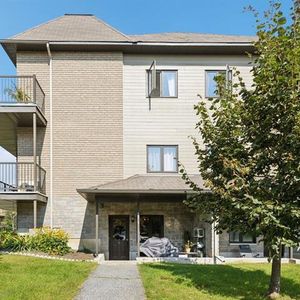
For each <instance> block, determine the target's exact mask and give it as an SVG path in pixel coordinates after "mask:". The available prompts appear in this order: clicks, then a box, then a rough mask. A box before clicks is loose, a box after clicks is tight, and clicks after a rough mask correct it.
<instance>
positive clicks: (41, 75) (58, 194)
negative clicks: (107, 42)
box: [17, 52, 123, 240]
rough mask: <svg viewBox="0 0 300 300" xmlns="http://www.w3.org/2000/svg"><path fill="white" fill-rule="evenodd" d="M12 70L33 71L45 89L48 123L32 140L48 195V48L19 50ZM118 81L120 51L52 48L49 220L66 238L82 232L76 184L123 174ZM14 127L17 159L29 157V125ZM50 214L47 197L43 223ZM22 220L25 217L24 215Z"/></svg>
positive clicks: (82, 209)
mask: <svg viewBox="0 0 300 300" xmlns="http://www.w3.org/2000/svg"><path fill="white" fill-rule="evenodd" d="M17 70H18V74H19V75H25V74H26V75H28V74H36V76H37V79H38V81H39V83H40V84H41V86H42V88H43V90H44V92H45V94H46V99H45V103H46V106H45V115H46V118H47V120H48V126H47V128H46V129H43V128H38V139H37V140H38V155H39V162H40V163H41V165H42V167H43V168H45V169H46V171H47V189H46V190H47V195H48V196H49V189H50V185H49V181H50V157H49V148H50V146H49V143H50V135H49V131H50V126H51V124H49V116H50V113H49V112H50V111H49V100H50V99H49V60H48V56H47V53H46V52H40V53H36V52H35V53H32V52H21V53H18V55H17ZM122 84H123V57H122V53H117V52H116V53H103V52H102V53H89V54H88V53H82V52H68V53H67V52H59V53H55V52H54V53H53V102H52V107H53V123H52V126H53V127H52V128H53V226H54V227H63V228H64V229H65V230H66V231H68V233H69V234H70V236H71V239H75V240H78V239H79V238H81V237H82V227H83V223H84V222H85V220H84V219H85V215H86V210H88V205H87V202H86V200H85V199H83V198H82V197H81V196H80V195H79V194H78V193H77V191H76V189H77V188H80V187H87V186H93V185H97V184H100V183H104V182H107V181H112V180H116V179H120V178H122V175H123V169H122V166H123V162H122V159H123V157H122V147H123V139H122V132H123V131H122V130H123V129H122V125H123V124H122V122H123V120H122V101H123V99H122V95H123V90H122ZM17 133H18V158H19V160H20V161H22V160H24V161H25V160H26V161H28V160H32V128H18V130H17ZM21 207H24V205H23V206H22V204H20V207H19V209H18V212H19V215H21V211H22V209H21ZM49 214H50V212H49V202H48V205H47V209H46V212H45V214H44V220H43V224H44V225H49V224H50V220H49ZM87 215H88V214H87ZM20 218H21V216H20ZM24 220H25V223H26V220H28V222H29V219H28V218H27V217H25V218H24ZM30 222H32V221H30ZM21 224H22V225H21ZM23 224H24V222H23V223H20V226H22V227H23Z"/></svg>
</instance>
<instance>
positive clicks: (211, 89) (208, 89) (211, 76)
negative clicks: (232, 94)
mask: <svg viewBox="0 0 300 300" xmlns="http://www.w3.org/2000/svg"><path fill="white" fill-rule="evenodd" d="M205 73H206V76H205V77H206V78H205V97H206V98H217V97H218V86H217V81H216V77H217V76H219V75H222V76H224V78H225V80H226V81H231V80H232V71H226V70H217V71H206V72H205Z"/></svg>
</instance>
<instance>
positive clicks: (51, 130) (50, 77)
mask: <svg viewBox="0 0 300 300" xmlns="http://www.w3.org/2000/svg"><path fill="white" fill-rule="evenodd" d="M46 46H47V53H48V56H49V123H50V192H49V200H50V201H49V202H50V227H51V228H53V126H52V54H51V51H50V45H49V43H47V45H46Z"/></svg>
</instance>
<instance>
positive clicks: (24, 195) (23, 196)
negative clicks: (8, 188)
mask: <svg viewBox="0 0 300 300" xmlns="http://www.w3.org/2000/svg"><path fill="white" fill-rule="evenodd" d="M0 200H4V201H34V200H37V201H39V202H44V203H47V201H48V198H47V196H45V195H44V194H42V193H40V192H3V191H0Z"/></svg>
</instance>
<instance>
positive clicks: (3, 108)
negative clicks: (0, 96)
mask: <svg viewBox="0 0 300 300" xmlns="http://www.w3.org/2000/svg"><path fill="white" fill-rule="evenodd" d="M1 113H5V114H12V115H14V116H15V118H16V120H17V123H18V126H22V127H30V126H32V114H33V113H36V115H37V126H39V127H45V126H46V125H47V120H46V118H45V116H44V114H43V113H42V112H41V111H40V109H39V108H38V106H37V105H35V104H19V103H18V104H12V103H1V101H0V114H1Z"/></svg>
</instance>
